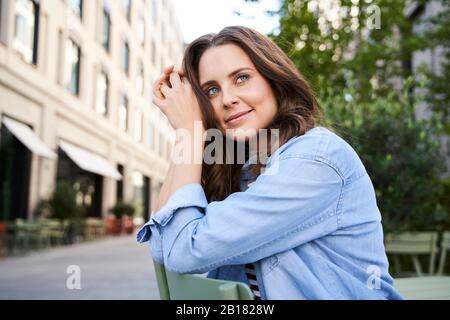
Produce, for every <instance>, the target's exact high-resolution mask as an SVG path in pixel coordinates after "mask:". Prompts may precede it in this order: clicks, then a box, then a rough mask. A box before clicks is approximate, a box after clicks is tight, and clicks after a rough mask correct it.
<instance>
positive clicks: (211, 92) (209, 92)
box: [206, 87, 219, 97]
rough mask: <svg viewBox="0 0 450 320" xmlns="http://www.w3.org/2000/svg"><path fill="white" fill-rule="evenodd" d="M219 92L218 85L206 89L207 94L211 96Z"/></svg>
mask: <svg viewBox="0 0 450 320" xmlns="http://www.w3.org/2000/svg"><path fill="white" fill-rule="evenodd" d="M218 92H219V89H218V88H217V87H211V88H209V89H208V90H207V91H206V94H207V95H208V96H209V97H211V96H213V95H215V94H216V93H218Z"/></svg>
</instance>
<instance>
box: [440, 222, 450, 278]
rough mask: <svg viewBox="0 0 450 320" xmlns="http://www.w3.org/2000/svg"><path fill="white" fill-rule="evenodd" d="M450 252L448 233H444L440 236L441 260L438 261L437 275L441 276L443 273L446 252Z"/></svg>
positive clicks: (449, 233)
mask: <svg viewBox="0 0 450 320" xmlns="http://www.w3.org/2000/svg"><path fill="white" fill-rule="evenodd" d="M449 250H450V231H446V232H444V233H443V234H442V240H441V258H440V259H439V269H438V272H437V273H438V275H442V274H443V273H444V268H445V260H446V259H445V258H446V257H447V251H449Z"/></svg>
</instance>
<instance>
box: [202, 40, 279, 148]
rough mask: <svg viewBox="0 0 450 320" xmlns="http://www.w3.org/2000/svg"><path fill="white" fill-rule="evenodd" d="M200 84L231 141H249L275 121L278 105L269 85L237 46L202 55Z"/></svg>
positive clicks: (219, 47)
mask: <svg viewBox="0 0 450 320" xmlns="http://www.w3.org/2000/svg"><path fill="white" fill-rule="evenodd" d="M199 82H200V86H201V88H202V90H203V92H205V94H206V95H207V96H208V97H209V99H210V101H211V104H212V105H213V107H214V113H215V116H216V118H217V121H218V122H219V128H220V129H221V130H222V132H223V133H224V134H226V135H227V136H228V137H229V138H232V139H235V140H237V141H245V140H248V139H249V138H251V137H253V136H255V135H256V134H257V132H258V130H259V129H264V128H267V127H268V125H269V124H270V123H271V121H272V119H273V118H274V117H275V114H276V111H277V103H276V99H275V96H274V94H273V92H272V89H271V87H270V85H269V82H268V81H267V80H266V79H265V78H264V77H263V76H262V75H261V74H260V73H259V72H258V71H257V70H256V68H255V66H254V65H253V62H252V61H251V60H250V58H249V57H248V56H247V54H246V53H245V52H244V51H243V50H242V49H241V48H240V47H238V46H236V45H234V44H224V45H220V46H217V47H213V48H209V49H208V50H206V51H205V52H204V53H203V55H202V56H201V58H200V62H199ZM240 114H242V115H241V116H240V117H239V115H240ZM233 118H234V119H233Z"/></svg>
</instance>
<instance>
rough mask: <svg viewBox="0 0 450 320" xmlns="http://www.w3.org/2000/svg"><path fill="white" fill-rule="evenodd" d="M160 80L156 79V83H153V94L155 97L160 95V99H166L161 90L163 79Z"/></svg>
mask: <svg viewBox="0 0 450 320" xmlns="http://www.w3.org/2000/svg"><path fill="white" fill-rule="evenodd" d="M158 80H159V79H158ZM158 80H156V81H155V83H154V84H153V95H154V96H155V97H158V98H159V99H164V96H163V94H162V92H161V85H162V82H161V80H159V81H158Z"/></svg>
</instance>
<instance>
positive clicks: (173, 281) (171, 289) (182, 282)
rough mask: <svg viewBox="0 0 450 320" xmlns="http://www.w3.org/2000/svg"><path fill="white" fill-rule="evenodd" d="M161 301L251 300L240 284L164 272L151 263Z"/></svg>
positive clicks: (250, 293)
mask: <svg viewBox="0 0 450 320" xmlns="http://www.w3.org/2000/svg"><path fill="white" fill-rule="evenodd" d="M153 265H154V267H155V274H156V280H157V283H158V289H159V295H160V297H161V300H253V299H254V296H253V293H252V292H251V290H250V288H249V287H248V286H247V285H246V284H244V283H241V282H234V281H225V280H216V279H208V278H205V277H201V276H198V275H192V274H178V273H174V272H169V271H166V269H165V268H164V265H162V264H160V263H157V262H156V261H153Z"/></svg>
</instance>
